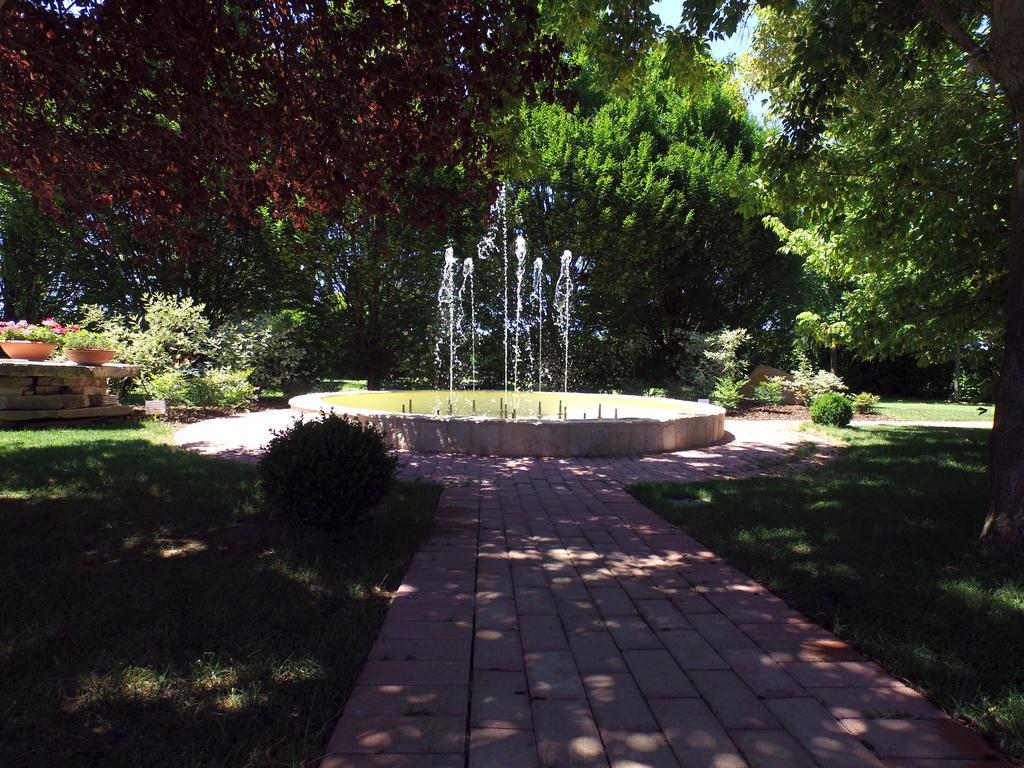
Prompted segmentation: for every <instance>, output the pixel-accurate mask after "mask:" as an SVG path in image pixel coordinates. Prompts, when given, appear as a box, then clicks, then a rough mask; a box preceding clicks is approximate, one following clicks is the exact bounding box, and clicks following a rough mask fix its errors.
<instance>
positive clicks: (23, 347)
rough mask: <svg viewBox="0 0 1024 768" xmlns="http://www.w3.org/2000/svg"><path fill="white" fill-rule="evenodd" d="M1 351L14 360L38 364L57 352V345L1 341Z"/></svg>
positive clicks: (40, 342)
mask: <svg viewBox="0 0 1024 768" xmlns="http://www.w3.org/2000/svg"><path fill="white" fill-rule="evenodd" d="M0 349H2V350H3V351H4V354H5V355H7V356H8V357H10V358H12V359H14V360H31V361H32V362H35V363H38V362H40V361H42V360H46V359H47V358H48V357H50V355H52V354H53V353H54V352H56V351H57V345H56V344H47V343H45V342H42V341H0Z"/></svg>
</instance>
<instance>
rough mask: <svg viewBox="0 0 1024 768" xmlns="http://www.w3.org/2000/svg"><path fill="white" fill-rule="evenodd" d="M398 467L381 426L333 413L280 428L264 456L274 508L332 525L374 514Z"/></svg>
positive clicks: (263, 473)
mask: <svg viewBox="0 0 1024 768" xmlns="http://www.w3.org/2000/svg"><path fill="white" fill-rule="evenodd" d="M397 469H398V460H397V459H396V458H395V457H394V456H393V455H392V453H391V451H389V450H388V447H387V445H386V444H385V442H384V435H383V433H382V432H381V431H380V430H379V429H377V428H376V427H373V426H369V425H362V424H360V423H359V422H357V421H354V420H349V419H344V418H339V417H338V416H335V415H333V414H331V415H324V416H322V417H321V418H320V419H317V420H315V421H305V422H298V423H296V424H294V425H293V426H292V427H291V428H290V429H287V430H285V431H283V432H277V433H275V435H274V438H273V439H272V440H271V441H270V443H269V445H268V446H267V450H266V453H264V454H263V458H262V459H261V460H260V477H261V480H262V483H263V492H264V494H265V496H266V499H267V503H268V504H269V505H270V508H271V510H272V511H273V512H274V514H275V515H278V516H280V517H281V518H283V519H285V520H299V521H301V522H304V523H309V524H313V525H320V526H323V527H326V528H340V527H344V526H348V525H352V524H354V523H357V522H359V521H360V520H363V519H365V518H366V517H367V516H369V514H370V512H371V511H372V510H373V508H374V507H375V506H376V505H377V504H379V503H380V502H381V501H382V500H383V499H384V497H385V496H387V494H388V491H389V490H390V489H391V484H392V483H393V482H394V479H395V472H396V471H397Z"/></svg>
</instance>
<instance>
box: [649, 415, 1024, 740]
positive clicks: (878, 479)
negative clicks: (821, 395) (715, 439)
mask: <svg viewBox="0 0 1024 768" xmlns="http://www.w3.org/2000/svg"><path fill="white" fill-rule="evenodd" d="M828 434H831V435H833V436H839V437H841V438H842V439H843V440H845V441H847V442H848V443H849V444H850V448H849V451H848V452H847V453H846V454H845V455H844V456H843V457H841V458H839V459H837V460H835V461H833V462H831V463H830V464H827V465H825V466H824V467H822V468H820V469H818V470H816V471H812V472H807V473H804V474H798V475H793V476H789V477H779V478H752V479H747V480H738V481H721V482H712V483H706V484H696V485H678V484H676V485H673V484H658V483H641V484H637V485H636V486H634V487H633V489H632V490H633V493H634V494H635V495H636V496H637V498H639V499H640V500H641V501H643V502H644V503H645V504H647V505H648V506H650V507H651V508H652V509H654V510H655V511H657V512H659V513H660V514H662V515H663V516H664V517H665V518H667V519H668V520H670V521H671V522H673V523H677V524H679V525H680V526H682V527H683V528H685V529H686V530H687V531H689V532H690V533H691V534H692V535H693V536H695V537H696V538H697V539H699V540H700V541H702V542H703V543H704V544H706V545H708V546H709V547H711V548H712V549H713V550H715V551H716V552H718V553H719V554H720V555H722V556H723V557H726V558H728V559H729V560H730V561H731V562H732V563H733V564H735V565H736V566H737V567H739V568H740V569H742V570H743V571H745V572H746V573H748V574H750V575H751V576H753V577H754V578H755V579H757V580H759V581H761V582H762V583H764V584H765V585H766V586H768V587H769V588H770V589H772V590H773V591H775V592H776V593H778V594H779V595H781V596H783V597H784V598H785V599H786V600H787V601H788V602H789V603H790V604H792V605H793V606H795V607H796V608H798V609H800V610H801V611H803V612H804V613H805V614H806V615H807V616H809V617H810V618H811V619H813V620H815V621H817V622H820V623H821V624H824V625H825V626H827V627H829V628H830V629H832V630H833V631H834V632H835V633H836V634H838V635H839V636H840V637H841V638H843V639H844V640H847V641H848V642H850V643H852V644H853V645H854V646H856V647H857V648H858V649H860V650H861V651H862V652H863V653H865V654H867V655H868V656H871V657H873V658H876V659H878V660H879V661H880V662H881V663H882V664H883V665H884V666H885V667H886V668H887V669H888V670H889V671H890V672H893V673H895V674H897V675H900V676H903V677H906V678H908V679H909V680H911V681H912V682H913V684H914V685H915V686H916V687H917V688H919V689H920V690H922V691H923V692H925V693H926V694H927V695H928V696H929V697H930V698H932V699H933V700H934V701H936V702H937V703H939V704H941V705H942V706H943V707H945V708H946V709H947V710H949V711H950V712H953V713H955V714H958V715H964V716H966V717H969V718H972V719H973V720H975V721H977V723H978V725H979V726H980V728H981V729H983V730H985V731H987V732H989V733H990V734H992V735H994V736H995V737H996V739H997V740H998V741H999V742H1000V743H1001V744H1002V746H1003V748H1004V749H1006V750H1008V751H1010V752H1012V753H1014V754H1017V755H1021V754H1024V554H1021V553H1014V554H1007V553H1000V552H991V551H987V550H986V549H984V548H982V547H979V546H978V544H977V537H978V533H979V531H980V529H981V523H982V520H983V518H984V515H985V510H986V505H987V499H988V487H987V477H986V471H985V462H986V457H987V441H988V433H987V431H985V432H979V431H975V430H957V429H930V428H921V427H874V428H870V429H868V428H865V429H857V428H855V429H845V430H830V431H828ZM688 496H690V497H692V496H696V497H698V498H701V499H705V500H706V502H707V503H704V504H696V505H692V504H691V505H689V506H681V505H673V504H672V502H671V500H672V499H673V498H686V497H688Z"/></svg>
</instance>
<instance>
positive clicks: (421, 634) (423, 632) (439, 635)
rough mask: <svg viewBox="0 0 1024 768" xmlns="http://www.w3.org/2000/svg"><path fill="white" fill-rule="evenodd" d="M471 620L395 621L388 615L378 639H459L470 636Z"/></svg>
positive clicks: (471, 632) (471, 629)
mask: <svg viewBox="0 0 1024 768" xmlns="http://www.w3.org/2000/svg"><path fill="white" fill-rule="evenodd" d="M472 634H473V622H472V621H396V620H394V619H393V618H391V616H390V615H389V616H388V618H387V620H386V621H385V622H384V625H383V626H382V627H381V630H380V634H379V635H378V636H377V637H378V639H381V638H383V639H395V640H419V639H422V640H435V641H436V640H461V639H463V638H469V637H472Z"/></svg>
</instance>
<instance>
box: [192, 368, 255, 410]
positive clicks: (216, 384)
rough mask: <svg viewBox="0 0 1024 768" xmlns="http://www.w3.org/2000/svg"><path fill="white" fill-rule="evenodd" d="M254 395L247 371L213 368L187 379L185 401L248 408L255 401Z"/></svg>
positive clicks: (196, 403)
mask: <svg viewBox="0 0 1024 768" xmlns="http://www.w3.org/2000/svg"><path fill="white" fill-rule="evenodd" d="M256 395H257V390H256V387H254V386H253V385H252V384H251V383H250V382H249V372H248V371H229V370H227V369H224V368H214V369H213V370H211V371H207V372H206V373H204V374H203V375H202V376H197V377H194V378H192V379H190V380H189V382H188V388H187V392H186V394H185V401H186V402H187V403H188V404H189V405H204V406H220V407H223V408H248V407H249V406H250V405H252V404H253V403H254V402H256Z"/></svg>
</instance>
